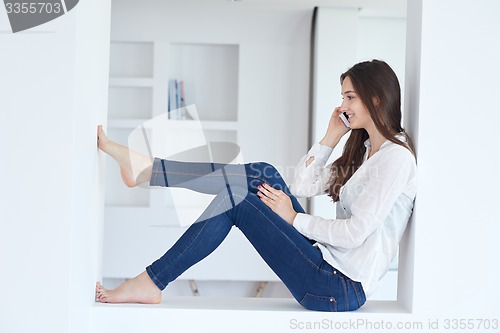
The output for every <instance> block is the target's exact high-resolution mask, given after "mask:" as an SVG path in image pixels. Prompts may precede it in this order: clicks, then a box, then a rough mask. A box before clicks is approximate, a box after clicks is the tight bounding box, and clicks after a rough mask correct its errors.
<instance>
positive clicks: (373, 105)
mask: <svg viewBox="0 0 500 333" xmlns="http://www.w3.org/2000/svg"><path fill="white" fill-rule="evenodd" d="M346 77H349V78H350V79H351V82H352V85H353V87H354V90H355V91H356V94H357V95H358V96H359V98H360V99H361V101H362V102H363V105H364V106H365V107H366V109H367V110H368V112H369V113H370V117H371V118H372V120H373V122H374V123H375V127H376V128H377V130H378V131H379V132H380V133H381V134H382V135H383V136H384V137H385V138H386V139H387V140H390V141H391V142H394V143H395V144H398V145H400V146H403V147H405V148H407V149H409V150H410V151H411V152H412V153H413V154H415V153H414V148H413V143H412V141H411V138H410V137H409V136H408V135H407V134H406V132H405V130H404V129H403V128H402V127H401V88H400V86H399V81H398V78H397V76H396V73H394V71H393V70H392V68H391V67H390V66H389V65H388V64H387V63H385V62H384V61H380V60H372V61H365V62H360V63H358V64H356V65H354V66H353V67H351V68H350V69H349V70H348V71H347V72H345V73H343V74H342V75H341V76H340V83H341V84H342V83H343V82H344V79H345V78H346ZM375 101H376V102H375ZM399 135H404V136H405V137H406V142H402V141H401V140H399V139H398V138H397V136H399ZM367 139H368V132H367V131H366V130H365V129H353V130H351V135H350V136H349V139H348V140H347V142H346V144H345V146H344V150H343V152H342V156H340V157H339V158H338V159H337V160H336V161H335V162H333V164H332V167H331V172H332V179H331V182H330V187H329V188H328V190H327V193H328V195H329V196H330V197H331V198H332V199H333V201H334V202H335V201H338V200H339V196H340V188H341V187H342V186H343V185H344V184H345V183H346V182H347V181H348V180H349V179H350V178H351V177H352V175H353V174H354V172H356V170H357V169H358V168H359V167H360V166H361V164H362V163H363V156H364V154H365V150H366V148H365V146H364V142H365V141H366V140H367Z"/></svg>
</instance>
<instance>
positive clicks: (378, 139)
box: [366, 128, 387, 158]
mask: <svg viewBox="0 0 500 333" xmlns="http://www.w3.org/2000/svg"><path fill="white" fill-rule="evenodd" d="M366 131H367V132H368V137H369V138H370V145H371V150H370V154H369V156H368V157H369V158H370V157H372V155H373V154H375V153H376V152H378V151H379V150H380V147H381V146H382V144H383V143H384V142H385V141H386V140H387V139H386V138H385V137H384V136H383V135H382V134H381V133H380V132H379V131H378V130H377V129H376V128H372V129H366Z"/></svg>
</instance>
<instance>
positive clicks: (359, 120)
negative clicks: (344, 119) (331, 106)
mask: <svg viewBox="0 0 500 333" xmlns="http://www.w3.org/2000/svg"><path fill="white" fill-rule="evenodd" d="M340 111H341V112H346V113H347V115H348V116H349V123H350V125H351V128H352V129H360V128H364V129H366V130H368V129H369V128H372V127H375V124H374V123H373V120H372V118H371V117H370V113H369V112H368V109H367V108H366V107H365V105H364V104H363V102H362V101H361V98H359V96H358V95H357V94H356V91H355V90H354V87H353V85H352V81H351V78H350V77H349V76H347V77H346V78H345V79H344V82H342V104H341V105H340Z"/></svg>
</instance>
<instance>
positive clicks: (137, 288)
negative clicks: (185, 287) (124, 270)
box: [95, 271, 161, 304]
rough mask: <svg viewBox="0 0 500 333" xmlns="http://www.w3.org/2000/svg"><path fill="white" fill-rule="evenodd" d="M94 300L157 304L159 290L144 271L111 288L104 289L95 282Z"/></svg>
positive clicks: (158, 301) (159, 296)
mask: <svg viewBox="0 0 500 333" xmlns="http://www.w3.org/2000/svg"><path fill="white" fill-rule="evenodd" d="M95 300H96V302H101V303H143V304H158V303H160V301H161V290H160V289H159V288H158V287H157V286H156V285H155V284H154V282H153V281H152V280H151V278H150V277H149V275H148V274H147V273H146V272H145V271H144V272H142V273H141V274H139V275H137V276H136V277H135V278H133V279H130V280H127V281H125V282H124V283H123V284H121V285H120V286H118V287H117V288H115V289H112V290H108V289H105V288H104V287H103V286H102V285H101V284H100V283H99V282H97V284H96V289H95Z"/></svg>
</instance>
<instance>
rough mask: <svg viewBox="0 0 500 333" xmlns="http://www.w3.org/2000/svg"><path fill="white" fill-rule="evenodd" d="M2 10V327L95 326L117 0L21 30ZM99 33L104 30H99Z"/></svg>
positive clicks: (11, 329)
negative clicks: (103, 128)
mask: <svg viewBox="0 0 500 333" xmlns="http://www.w3.org/2000/svg"><path fill="white" fill-rule="evenodd" d="M3 8H4V7H3V6H2V9H1V10H0V30H2V33H0V45H1V52H0V73H1V75H0V124H2V131H1V132H0V151H1V152H2V162H1V168H2V169H1V173H2V186H1V189H0V205H1V206H0V207H1V208H0V257H1V259H0V262H1V264H2V273H1V274H0V294H1V299H2V301H1V302H0V331H1V332H9V333H10V332H61V333H63V332H64V333H66V332H69V331H71V332H86V331H87V328H88V326H87V325H88V317H89V311H90V306H91V304H92V303H93V290H94V286H95V280H96V279H97V278H98V277H99V272H98V271H97V267H98V266H99V265H98V262H99V256H100V251H98V250H99V249H98V244H99V238H100V233H101V227H102V204H103V187H102V181H101V180H100V177H101V176H102V171H103V165H102V163H103V160H102V158H99V156H98V153H97V147H96V126H97V124H98V123H100V122H104V121H105V120H106V104H107V93H106V92H107V75H106V73H107V66H108V58H107V57H108V47H109V16H110V14H109V9H110V1H102V0H94V1H93V0H87V1H81V3H80V4H78V6H77V7H76V8H75V9H74V10H73V11H70V12H69V13H68V14H66V15H64V16H62V17H60V18H58V19H56V20H54V21H52V22H49V23H47V24H45V25H42V26H39V27H37V28H33V29H31V30H29V31H26V32H22V33H17V34H12V33H11V32H9V30H10V27H9V25H8V21H7V16H6V13H5V11H4V10H3ZM97 32H98V33H97Z"/></svg>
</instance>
